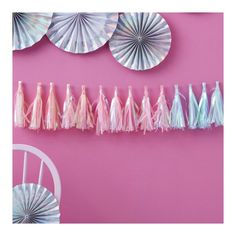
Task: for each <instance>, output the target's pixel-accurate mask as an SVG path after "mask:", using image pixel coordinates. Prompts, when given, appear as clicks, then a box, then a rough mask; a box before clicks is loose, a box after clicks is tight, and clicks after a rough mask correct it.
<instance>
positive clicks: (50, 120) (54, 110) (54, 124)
mask: <svg viewBox="0 0 236 236" xmlns="http://www.w3.org/2000/svg"><path fill="white" fill-rule="evenodd" d="M59 127H60V110H59V106H58V103H57V99H56V96H55V88H54V83H52V82H51V83H50V91H49V96H48V100H47V104H46V115H45V128H46V129H47V130H56V129H58V128H59Z"/></svg>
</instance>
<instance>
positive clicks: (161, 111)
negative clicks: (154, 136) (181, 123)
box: [153, 85, 170, 132]
mask: <svg viewBox="0 0 236 236" xmlns="http://www.w3.org/2000/svg"><path fill="white" fill-rule="evenodd" d="M156 106H157V110H156V111H155V113H154V116H153V119H154V128H155V129H156V130H157V129H159V128H160V129H161V130H162V132H163V131H164V130H165V131H167V130H168V129H169V128H170V111H169V108H168V105H167V102H166V98H165V93H164V87H163V86H162V85H161V86H160V96H159V98H158V100H157V103H156Z"/></svg>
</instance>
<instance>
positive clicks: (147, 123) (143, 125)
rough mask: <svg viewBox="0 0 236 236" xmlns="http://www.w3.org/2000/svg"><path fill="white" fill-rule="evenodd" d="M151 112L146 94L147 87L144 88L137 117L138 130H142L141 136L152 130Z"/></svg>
mask: <svg viewBox="0 0 236 236" xmlns="http://www.w3.org/2000/svg"><path fill="white" fill-rule="evenodd" d="M152 115H153V110H152V106H151V102H150V98H149V94H148V88H147V86H145V87H144V96H143V99H142V104H141V109H140V117H139V121H138V123H139V125H140V130H143V134H145V133H146V131H152V130H153V119H152Z"/></svg>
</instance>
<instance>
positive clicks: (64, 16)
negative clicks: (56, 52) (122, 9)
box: [47, 12, 118, 53]
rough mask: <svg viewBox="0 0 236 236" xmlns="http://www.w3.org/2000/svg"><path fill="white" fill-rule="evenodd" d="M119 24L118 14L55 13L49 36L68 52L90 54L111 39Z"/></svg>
mask: <svg viewBox="0 0 236 236" xmlns="http://www.w3.org/2000/svg"><path fill="white" fill-rule="evenodd" d="M117 22H118V13H88V12H75V13H54V14H53V17H52V24H51V25H50V27H49V30H48V32H47V36H48V38H49V40H50V41H51V42H52V43H53V44H54V45H55V46H57V47H58V48H60V49H62V50H64V51H66V52H71V53H88V52H91V51H94V50H96V49H98V48H100V47H101V46H103V45H104V44H105V43H106V42H107V41H108V40H109V39H110V38H111V36H112V34H113V32H114V31H115V29H116V25H117Z"/></svg>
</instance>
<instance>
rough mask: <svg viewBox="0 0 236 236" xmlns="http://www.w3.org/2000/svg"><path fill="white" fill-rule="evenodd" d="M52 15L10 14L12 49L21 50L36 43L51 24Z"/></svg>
mask: <svg viewBox="0 0 236 236" xmlns="http://www.w3.org/2000/svg"><path fill="white" fill-rule="evenodd" d="M51 20H52V13H33V12H28V13H23V12H15V13H13V14H12V31H13V32H12V48H13V50H21V49H24V48H28V47H31V46H32V45H34V44H35V43H37V42H38V41H39V40H40V39H41V38H42V37H43V36H44V35H45V34H46V33H47V30H48V27H49V25H50V24H51Z"/></svg>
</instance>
